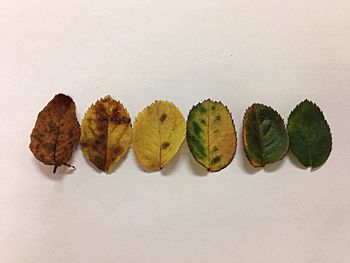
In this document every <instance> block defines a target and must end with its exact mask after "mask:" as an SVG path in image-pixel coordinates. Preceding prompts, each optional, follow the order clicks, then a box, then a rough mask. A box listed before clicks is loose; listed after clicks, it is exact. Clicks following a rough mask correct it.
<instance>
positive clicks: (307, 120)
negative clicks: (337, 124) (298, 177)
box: [288, 100, 332, 168]
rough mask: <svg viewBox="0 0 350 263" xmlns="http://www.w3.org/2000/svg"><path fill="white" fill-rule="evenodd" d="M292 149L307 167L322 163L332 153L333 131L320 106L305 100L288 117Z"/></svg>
mask: <svg viewBox="0 0 350 263" xmlns="http://www.w3.org/2000/svg"><path fill="white" fill-rule="evenodd" d="M288 134H289V138H290V149H291V151H292V153H293V154H294V155H295V156H296V158H297V159H298V160H299V162H301V163H302V164H303V165H304V166H305V167H311V168H315V167H318V166H320V165H322V164H323V163H324V162H325V161H326V160H327V159H328V156H329V155H330V153H331V150H332V136H331V131H330V128H329V126H328V123H327V121H326V120H325V118H324V116H323V113H322V111H321V110H320V108H319V107H318V106H317V105H316V104H315V103H313V102H311V101H309V100H304V101H303V102H301V103H300V104H299V105H297V106H296V107H295V109H294V110H293V111H292V112H291V114H290V115H289V118H288Z"/></svg>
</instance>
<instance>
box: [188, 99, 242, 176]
mask: <svg viewBox="0 0 350 263" xmlns="http://www.w3.org/2000/svg"><path fill="white" fill-rule="evenodd" d="M186 138H187V144H188V146H189V148H190V151H191V153H192V155H193V157H194V158H195V159H196V161H197V162H198V163H200V164H201V165H203V166H204V167H206V168H207V169H208V171H212V172H215V171H220V170H221V169H223V168H225V167H226V166H227V165H229V164H230V163H231V161H232V159H233V157H234V154H235V152H236V146H237V137H236V131H235V126H234V123H233V120H232V117H231V114H230V112H229V110H228V109H227V107H226V106H224V105H223V104H222V103H221V102H215V101H211V100H210V99H207V100H205V101H203V102H201V103H198V104H197V105H196V106H194V107H193V108H192V109H191V111H190V113H189V115H188V118H187V134H186Z"/></svg>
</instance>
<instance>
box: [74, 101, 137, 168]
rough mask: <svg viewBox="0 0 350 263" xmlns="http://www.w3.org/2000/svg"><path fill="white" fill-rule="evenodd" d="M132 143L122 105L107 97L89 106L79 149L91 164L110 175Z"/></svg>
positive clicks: (129, 121)
mask: <svg viewBox="0 0 350 263" xmlns="http://www.w3.org/2000/svg"><path fill="white" fill-rule="evenodd" d="M130 143H131V120H130V116H129V113H128V111H127V110H126V109H125V108H124V106H123V104H121V103H120V102H119V101H115V100H114V99H112V97H110V96H106V97H104V98H103V99H100V100H98V101H97V102H96V103H95V104H93V105H91V106H90V108H89V109H88V111H87V112H86V114H85V116H84V119H83V122H82V124H81V136H80V145H81V147H82V149H83V153H84V155H85V157H86V158H87V159H88V160H89V161H91V162H92V163H93V164H94V165H95V166H96V167H97V168H98V169H100V170H102V171H104V172H108V173H110V172H112V171H113V170H114V168H115V167H116V165H117V163H118V162H119V161H120V160H121V158H122V157H123V156H124V155H125V154H126V153H127V152H128V149H129V147H130Z"/></svg>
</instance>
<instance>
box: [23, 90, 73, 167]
mask: <svg viewBox="0 0 350 263" xmlns="http://www.w3.org/2000/svg"><path fill="white" fill-rule="evenodd" d="M79 136H80V126H79V122H78V120H77V117H76V113H75V103H74V101H73V100H72V99H71V98H70V97H69V96H67V95H64V94H57V95H56V96H55V97H54V98H53V99H52V100H51V101H50V102H49V103H48V104H47V105H46V107H45V108H44V109H43V110H42V111H41V112H40V113H39V115H38V118H37V120H36V123H35V127H34V129H33V131H32V133H31V135H30V139H31V141H30V145H29V148H30V150H31V151H32V152H33V154H34V156H35V158H36V159H38V160H39V161H41V162H43V163H44V164H46V165H54V169H53V172H54V173H55V172H56V169H57V167H58V166H60V165H66V166H70V165H69V164H68V161H69V159H70V158H71V156H72V152H73V144H74V142H75V141H76V140H78V139H79Z"/></svg>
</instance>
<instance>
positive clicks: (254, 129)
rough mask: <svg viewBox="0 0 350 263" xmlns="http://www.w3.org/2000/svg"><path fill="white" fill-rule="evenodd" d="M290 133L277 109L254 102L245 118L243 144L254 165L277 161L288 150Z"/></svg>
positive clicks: (261, 165)
mask: <svg viewBox="0 0 350 263" xmlns="http://www.w3.org/2000/svg"><path fill="white" fill-rule="evenodd" d="M288 144H289V141H288V133H287V129H286V127H285V125H284V121H283V119H282V118H281V116H280V115H279V114H278V112H277V111H275V110H274V109H272V108H271V107H269V106H265V105H263V104H257V103H254V104H253V105H251V106H250V107H249V108H248V109H247V110H246V112H245V115H244V119H243V146H244V151H245V153H246V156H247V158H248V160H249V162H250V163H251V165H252V166H254V167H263V166H265V164H270V163H274V162H277V161H279V160H281V159H283V157H284V156H285V155H286V154H287V152H288V146H289V145H288Z"/></svg>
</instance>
